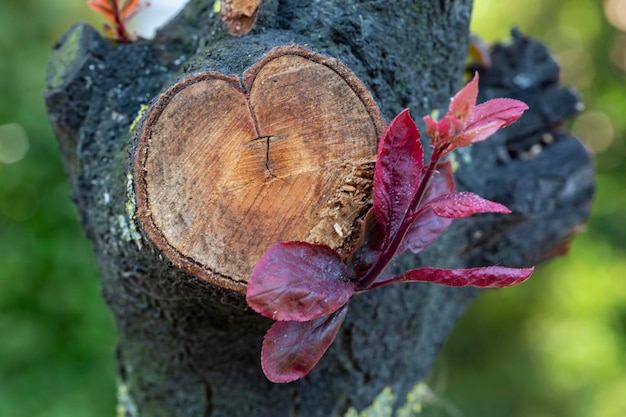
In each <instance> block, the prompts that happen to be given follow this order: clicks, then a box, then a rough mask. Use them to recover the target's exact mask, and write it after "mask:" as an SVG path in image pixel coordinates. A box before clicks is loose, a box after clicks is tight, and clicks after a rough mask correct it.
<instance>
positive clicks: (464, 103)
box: [448, 72, 478, 120]
mask: <svg viewBox="0 0 626 417" xmlns="http://www.w3.org/2000/svg"><path fill="white" fill-rule="evenodd" d="M476 97H478V73H477V72H476V73H474V78H472V81H470V82H469V83H467V84H466V85H465V86H464V87H463V88H461V89H460V90H459V92H458V93H456V94H455V95H454V97H452V100H451V101H450V106H449V107H448V109H449V111H448V113H449V114H450V113H451V114H453V115H454V116H456V117H458V118H460V119H461V120H467V119H468V118H469V115H470V112H471V111H472V109H473V108H474V106H475V105H476Z"/></svg>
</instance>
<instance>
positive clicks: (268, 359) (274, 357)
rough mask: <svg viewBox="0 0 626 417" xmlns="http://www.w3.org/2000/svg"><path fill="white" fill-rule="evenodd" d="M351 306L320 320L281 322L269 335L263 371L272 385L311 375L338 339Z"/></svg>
mask: <svg viewBox="0 0 626 417" xmlns="http://www.w3.org/2000/svg"><path fill="white" fill-rule="evenodd" d="M346 311H348V306H347V305H344V306H343V307H342V308H340V309H339V310H337V311H335V312H334V313H332V314H329V315H327V316H322V317H320V318H318V319H316V320H312V321H305V322H298V321H278V322H276V323H274V324H273V325H272V327H271V328H270V329H269V330H268V331H267V334H266V335H265V338H264V339H263V348H262V350H261V367H262V368H263V372H264V373H265V376H266V377H267V379H269V380H270V381H272V382H281V383H284V382H291V381H295V380H296V379H300V378H302V377H303V376H305V375H306V374H308V373H309V372H310V371H311V369H313V367H314V366H315V365H316V364H317V362H319V360H320V358H321V357H322V355H323V354H324V353H325V352H326V350H327V349H328V347H329V346H330V344H331V343H332V342H333V340H334V339H335V336H337V332H338V331H339V327H340V326H341V323H343V320H344V319H345V318H346Z"/></svg>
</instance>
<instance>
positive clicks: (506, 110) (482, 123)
mask: <svg viewBox="0 0 626 417" xmlns="http://www.w3.org/2000/svg"><path fill="white" fill-rule="evenodd" d="M527 109H528V106H527V105H526V103H524V102H522V101H519V100H514V99H511V98H496V99H493V100H489V101H487V102H485V103H482V104H479V105H478V106H476V107H474V109H473V110H472V112H471V113H470V115H469V118H468V119H467V121H466V123H465V127H464V129H463V131H462V132H461V133H460V134H459V135H458V136H457V137H456V138H455V139H454V144H455V147H463V146H467V145H469V144H471V143H476V142H480V141H482V140H485V139H487V138H488V137H490V136H491V135H493V134H494V133H496V131H498V130H499V129H501V128H503V127H506V126H508V125H510V124H511V123H513V122H515V121H516V120H517V119H519V118H520V117H521V116H522V113H524V111H526V110H527Z"/></svg>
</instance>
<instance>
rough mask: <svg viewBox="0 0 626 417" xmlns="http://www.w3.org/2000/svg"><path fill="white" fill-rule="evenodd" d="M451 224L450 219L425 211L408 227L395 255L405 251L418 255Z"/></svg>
mask: <svg viewBox="0 0 626 417" xmlns="http://www.w3.org/2000/svg"><path fill="white" fill-rule="evenodd" d="M451 224H452V219H447V218H444V217H439V216H437V215H436V214H435V213H434V212H433V211H432V209H430V208H429V209H426V210H425V211H424V212H423V213H421V214H420V215H419V216H417V219H415V221H414V222H413V223H412V224H411V227H409V230H408V231H407V233H406V235H404V239H403V240H402V244H401V245H400V248H398V252H397V254H401V253H402V252H404V251H406V250H407V249H408V250H410V251H411V252H413V253H420V252H421V251H423V250H424V249H426V247H427V246H428V245H430V244H431V243H433V241H434V240H435V239H437V238H438V237H439V235H440V234H442V233H443V232H444V230H446V229H447V228H448V226H450V225H451Z"/></svg>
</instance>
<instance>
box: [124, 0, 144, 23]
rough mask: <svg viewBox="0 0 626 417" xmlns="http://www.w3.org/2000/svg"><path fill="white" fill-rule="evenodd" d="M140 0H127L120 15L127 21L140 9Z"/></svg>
mask: <svg viewBox="0 0 626 417" xmlns="http://www.w3.org/2000/svg"><path fill="white" fill-rule="evenodd" d="M139 4H140V0H126V1H125V2H124V5H123V6H122V9H121V11H120V16H121V17H122V19H123V20H124V21H125V22H127V21H128V20H130V18H132V17H133V16H134V15H135V13H137V12H138V11H139Z"/></svg>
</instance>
